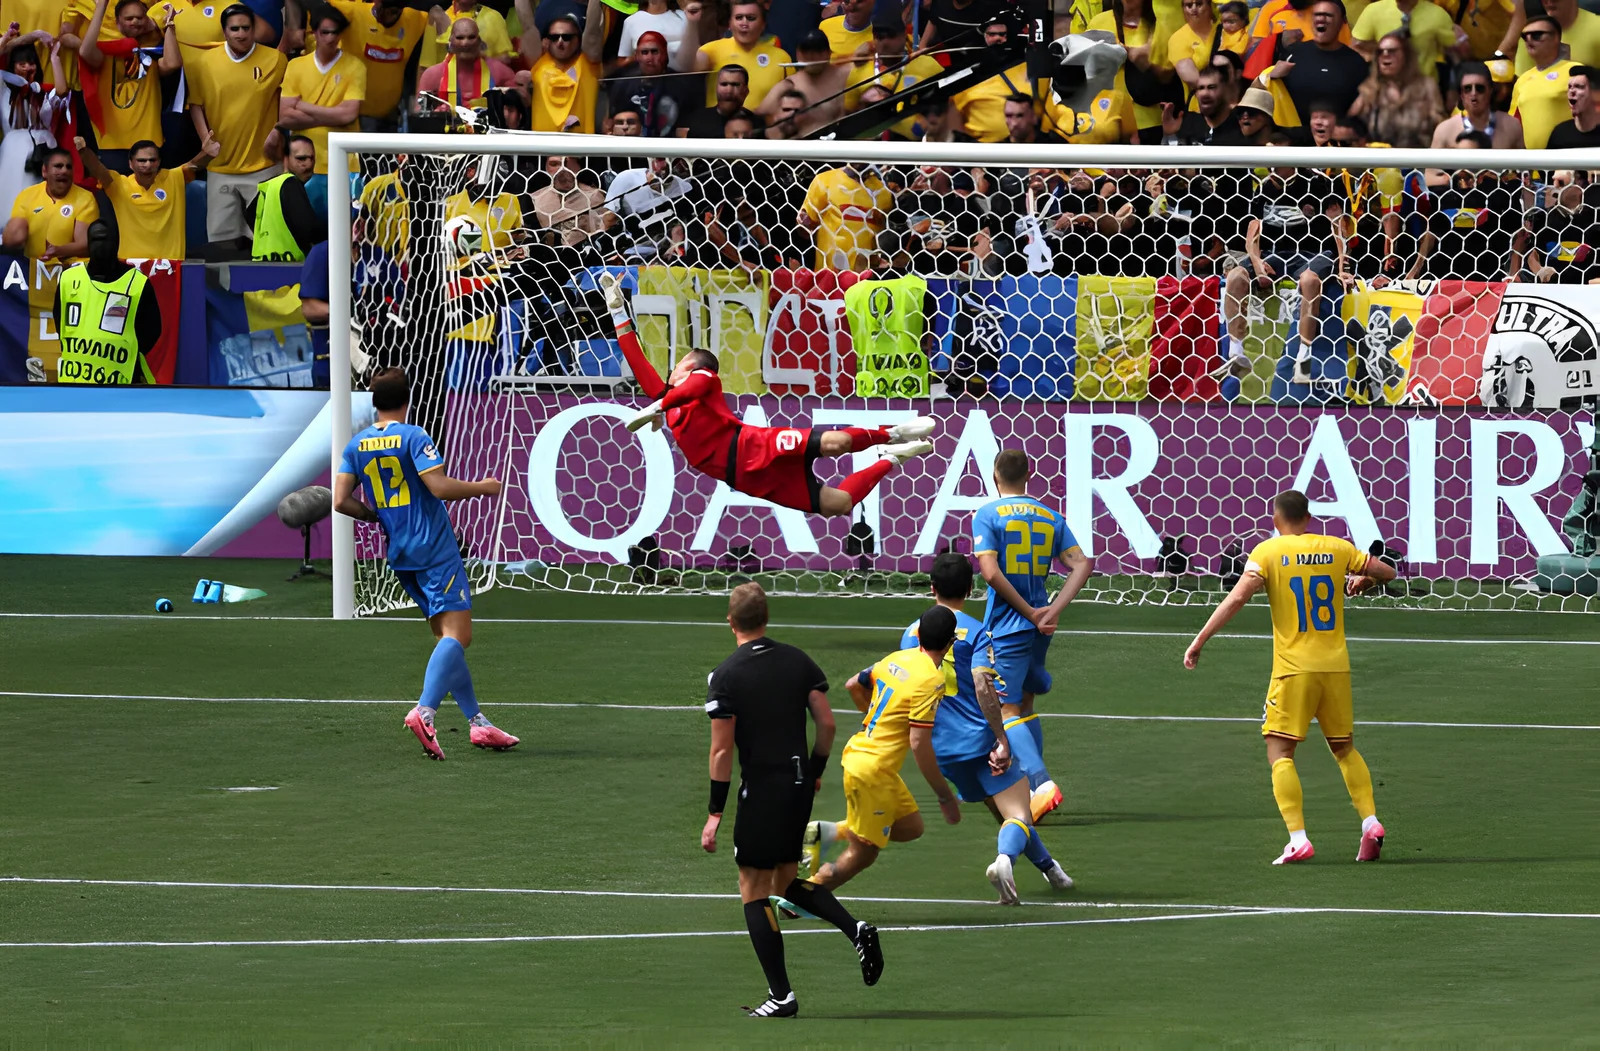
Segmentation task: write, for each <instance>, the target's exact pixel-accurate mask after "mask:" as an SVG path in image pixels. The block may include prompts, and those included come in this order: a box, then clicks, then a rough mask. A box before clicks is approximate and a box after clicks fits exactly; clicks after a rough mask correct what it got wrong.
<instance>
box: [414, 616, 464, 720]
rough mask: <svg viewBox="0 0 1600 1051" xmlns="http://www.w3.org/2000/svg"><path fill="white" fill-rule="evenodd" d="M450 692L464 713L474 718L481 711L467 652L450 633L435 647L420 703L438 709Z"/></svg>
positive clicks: (423, 684) (424, 678)
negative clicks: (474, 689)
mask: <svg viewBox="0 0 1600 1051" xmlns="http://www.w3.org/2000/svg"><path fill="white" fill-rule="evenodd" d="M447 693H449V694H453V695H454V696H455V699H456V704H457V705H459V706H460V708H461V714H462V715H465V716H466V717H467V718H468V719H471V718H472V717H473V716H475V715H477V714H478V695H477V694H476V693H474V692H473V689H472V673H471V672H470V671H468V670H467V651H466V650H464V649H462V648H461V643H459V642H457V641H456V640H455V639H452V638H450V637H449V636H445V637H444V638H442V639H440V640H439V642H438V644H437V645H435V646H434V647H433V656H432V657H429V658H428V671H427V673H426V674H425V675H424V676H423V678H422V699H421V700H420V701H418V702H417V703H418V704H420V705H422V707H424V708H432V709H434V710H435V711H437V710H438V708H439V705H440V704H441V703H442V702H443V701H444V695H445V694H447Z"/></svg>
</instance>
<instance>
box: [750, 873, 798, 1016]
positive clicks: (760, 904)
mask: <svg viewBox="0 0 1600 1051" xmlns="http://www.w3.org/2000/svg"><path fill="white" fill-rule="evenodd" d="M744 925H745V926H746V927H747V928H749V930H750V944H752V945H754V946H755V950H756V959H757V960H760V961H761V970H762V971H764V972H766V975H767V990H768V992H769V994H770V995H771V997H772V998H773V999H774V1000H782V999H785V998H786V997H787V996H788V995H789V994H790V993H791V992H793V991H794V990H793V989H791V988H790V986H789V969H788V968H787V967H785V966H784V963H783V932H781V931H780V930H778V915H777V913H775V912H773V911H772V903H771V902H769V901H767V899H765V898H762V899H761V900H760V901H747V902H745V903H744Z"/></svg>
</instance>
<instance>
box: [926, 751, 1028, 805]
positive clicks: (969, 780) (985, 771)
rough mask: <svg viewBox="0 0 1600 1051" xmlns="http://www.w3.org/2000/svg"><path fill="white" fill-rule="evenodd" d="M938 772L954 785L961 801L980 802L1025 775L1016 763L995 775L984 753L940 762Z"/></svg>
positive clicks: (997, 793) (998, 792)
mask: <svg viewBox="0 0 1600 1051" xmlns="http://www.w3.org/2000/svg"><path fill="white" fill-rule="evenodd" d="M939 772H940V773H941V774H943V775H944V779H945V780H946V781H949V782H950V783H951V784H952V785H955V786H956V794H957V795H959V796H960V797H961V801H962V802H963V803H981V802H983V801H984V800H985V799H987V798H989V797H990V796H995V795H999V794H1000V793H1001V792H1004V791H1005V790H1006V789H1008V788H1010V787H1011V786H1012V785H1014V784H1016V783H1017V782H1018V781H1021V780H1022V779H1023V777H1025V776H1026V775H1025V774H1023V772H1022V767H1020V766H1018V765H1017V764H1016V763H1012V764H1011V766H1010V767H1009V768H1008V769H1007V770H1006V772H1005V773H1003V774H998V775H997V774H996V773H995V772H994V771H993V770H991V769H989V757H988V756H986V755H980V756H978V757H977V758H976V759H955V760H952V761H951V762H948V763H945V762H941V763H940V764H939Z"/></svg>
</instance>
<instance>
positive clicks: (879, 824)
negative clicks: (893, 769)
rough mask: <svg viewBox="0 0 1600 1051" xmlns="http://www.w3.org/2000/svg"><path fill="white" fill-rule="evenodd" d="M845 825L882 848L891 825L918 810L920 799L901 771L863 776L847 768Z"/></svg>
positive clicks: (886, 842) (886, 844) (857, 836)
mask: <svg viewBox="0 0 1600 1051" xmlns="http://www.w3.org/2000/svg"><path fill="white" fill-rule="evenodd" d="M844 805H845V816H844V823H845V827H846V828H848V829H849V830H850V831H851V832H852V833H854V834H855V836H856V838H858V839H864V840H866V841H867V842H868V843H871V844H872V845H873V846H875V847H877V848H879V849H880V850H881V849H883V848H884V847H886V846H888V845H889V829H890V827H892V826H893V825H894V823H895V822H896V821H899V820H900V819H901V818H903V817H906V816H908V815H910V814H915V813H916V812H917V801H916V800H915V799H912V798H911V790H910V789H909V788H907V787H906V783H905V781H904V780H903V779H902V778H901V777H900V775H899V774H888V775H884V774H881V773H880V774H875V775H873V776H872V777H862V776H860V775H857V774H853V773H851V772H850V768H849V767H845V771H844Z"/></svg>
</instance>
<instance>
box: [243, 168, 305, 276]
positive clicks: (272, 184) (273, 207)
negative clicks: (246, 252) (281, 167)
mask: <svg viewBox="0 0 1600 1051" xmlns="http://www.w3.org/2000/svg"><path fill="white" fill-rule="evenodd" d="M293 178H294V174H293V173H292V172H284V173H283V174H282V175H279V176H276V177H274V178H271V179H268V180H267V181H266V182H264V183H262V184H261V188H260V189H258V190H257V191H256V231H255V237H253V238H252V239H251V241H250V258H251V259H254V260H255V261H256V262H258V263H260V262H267V261H272V262H287V263H299V262H304V261H305V258H306V254H305V253H304V252H302V251H300V243H299V242H298V241H296V240H295V239H294V234H292V233H290V232H289V224H288V223H287V222H286V221H285V220H284V218H283V186H284V183H285V182H287V181H288V180H290V179H293Z"/></svg>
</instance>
